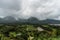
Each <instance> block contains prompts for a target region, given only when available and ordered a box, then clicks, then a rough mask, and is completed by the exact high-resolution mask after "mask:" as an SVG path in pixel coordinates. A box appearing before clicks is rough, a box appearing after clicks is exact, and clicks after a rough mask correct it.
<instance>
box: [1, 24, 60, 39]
mask: <svg viewBox="0 0 60 40" xmlns="http://www.w3.org/2000/svg"><path fill="white" fill-rule="evenodd" d="M0 40H60V26H52V25H48V24H47V25H26V24H24V25H22V24H0Z"/></svg>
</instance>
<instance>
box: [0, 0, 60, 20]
mask: <svg viewBox="0 0 60 40" xmlns="http://www.w3.org/2000/svg"><path fill="white" fill-rule="evenodd" d="M5 16H13V17H15V18H25V19H27V18H29V17H36V18H38V19H40V20H44V19H56V20H60V0H0V17H5Z"/></svg>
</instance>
